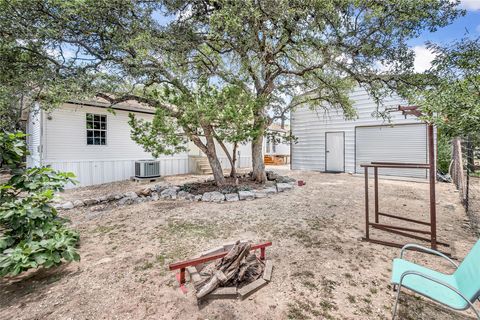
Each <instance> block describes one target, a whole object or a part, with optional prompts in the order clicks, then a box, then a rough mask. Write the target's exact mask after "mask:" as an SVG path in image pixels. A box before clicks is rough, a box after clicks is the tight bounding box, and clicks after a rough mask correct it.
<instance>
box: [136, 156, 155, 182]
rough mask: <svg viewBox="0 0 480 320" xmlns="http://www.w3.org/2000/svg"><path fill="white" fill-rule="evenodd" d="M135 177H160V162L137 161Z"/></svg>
mask: <svg viewBox="0 0 480 320" xmlns="http://www.w3.org/2000/svg"><path fill="white" fill-rule="evenodd" d="M135 177H137V178H156V177H160V161H157V160H138V161H135Z"/></svg>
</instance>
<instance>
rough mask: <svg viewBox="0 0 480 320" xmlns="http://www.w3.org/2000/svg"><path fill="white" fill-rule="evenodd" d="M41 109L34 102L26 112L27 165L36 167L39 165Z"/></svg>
mask: <svg viewBox="0 0 480 320" xmlns="http://www.w3.org/2000/svg"><path fill="white" fill-rule="evenodd" d="M41 121H42V111H41V110H40V108H39V107H38V104H35V105H34V107H33V108H32V110H30V112H29V114H28V122H27V134H28V137H27V146H28V152H29V155H28V156H27V166H28V167H29V168H30V167H36V166H40V165H41V148H42V143H41V138H42V133H41V132H42V125H41Z"/></svg>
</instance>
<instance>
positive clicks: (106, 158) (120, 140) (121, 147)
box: [43, 104, 189, 186]
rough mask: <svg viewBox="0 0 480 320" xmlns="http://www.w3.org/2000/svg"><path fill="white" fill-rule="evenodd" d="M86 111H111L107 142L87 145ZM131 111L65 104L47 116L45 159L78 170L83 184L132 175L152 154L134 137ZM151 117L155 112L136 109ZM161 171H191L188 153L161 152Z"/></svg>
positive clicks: (68, 169) (171, 172)
mask: <svg viewBox="0 0 480 320" xmlns="http://www.w3.org/2000/svg"><path fill="white" fill-rule="evenodd" d="M86 113H94V114H104V115H107V145H87V142H86V140H87V139H86V119H85V118H86ZM128 113H129V112H128V111H122V110H116V111H115V114H113V113H110V112H108V111H107V110H106V109H104V108H100V107H90V106H79V105H74V104H65V105H64V106H62V107H61V108H58V109H55V110H53V111H52V112H51V113H50V114H49V115H48V117H47V116H46V115H45V117H46V118H47V119H45V120H44V133H43V134H44V141H45V146H44V155H43V158H44V160H43V162H44V164H46V165H51V166H52V167H53V168H55V169H58V170H62V171H70V172H73V173H75V175H76V176H77V180H78V181H79V186H87V185H93V184H100V183H107V182H112V181H120V180H126V179H129V178H130V177H131V176H133V175H134V162H135V160H140V159H152V155H151V154H149V153H148V152H145V151H144V150H143V148H142V147H141V146H140V145H138V144H136V143H135V142H134V141H133V140H132V139H131V138H130V126H129V125H128ZM136 116H137V117H139V118H143V119H146V120H151V119H152V118H153V115H150V114H142V113H136ZM159 160H160V173H161V175H173V174H183V173H188V172H189V170H188V154H187V153H186V152H185V153H180V154H177V155H174V156H160V157H159Z"/></svg>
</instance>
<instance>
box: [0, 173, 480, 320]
mask: <svg viewBox="0 0 480 320" xmlns="http://www.w3.org/2000/svg"><path fill="white" fill-rule="evenodd" d="M285 173H286V174H288V175H290V176H292V177H294V178H296V179H301V180H304V181H305V182H306V185H305V186H303V187H295V188H294V190H293V191H290V192H285V193H281V194H278V195H274V196H272V197H270V198H264V199H257V200H255V201H241V202H231V203H230V202H229V203H222V204H216V203H204V202H188V201H156V202H145V203H141V204H136V205H131V206H125V207H118V208H115V207H112V208H109V209H107V210H105V211H92V210H91V208H84V209H82V210H76V209H75V210H70V211H68V212H67V213H65V215H66V216H67V217H68V218H70V219H71V221H72V227H74V228H76V229H77V230H78V231H79V232H80V234H81V243H80V248H79V250H80V254H81V257H82V260H81V262H79V263H70V264H65V265H63V266H61V267H59V268H56V269H52V270H38V271H33V272H29V273H27V274H25V275H23V276H20V277H16V278H10V279H3V280H0V288H1V290H0V319H182V320H183V319H192V320H201V319H256V320H258V319H391V311H392V306H393V302H394V293H393V291H392V287H391V285H390V274H391V265H392V259H393V258H394V257H396V256H398V254H399V249H396V248H391V247H385V246H381V245H376V244H372V243H368V242H362V241H361V240H360V238H361V237H362V236H363V235H364V192H363V188H364V180H363V179H362V177H356V176H351V175H348V174H322V173H316V172H304V171H293V172H290V171H286V172H285ZM169 179H170V181H169V182H171V183H177V182H178V181H177V180H182V181H187V180H188V181H190V180H189V179H191V180H192V181H195V180H197V181H198V179H203V178H201V177H192V176H183V177H171V178H169ZM372 185H373V184H372V183H371V186H372ZM112 192H114V191H112V190H111V188H110V186H104V187H101V188H97V189H96V191H95V193H96V194H97V195H100V194H101V193H112ZM68 193H69V194H75V193H78V192H75V191H73V190H71V191H68ZM80 193H81V192H80ZM380 194H381V198H380V208H381V210H382V211H383V212H389V213H402V214H404V215H405V216H407V217H411V218H415V219H427V214H428V185H427V184H426V183H414V182H405V181H392V180H383V179H381V180H380ZM81 196H82V197H83V196H84V195H83V194H82V195H81ZM72 198H73V197H72ZM371 205H373V203H371ZM437 208H438V238H439V239H440V240H442V241H446V242H448V243H450V244H451V245H452V248H453V254H454V256H456V257H459V258H460V259H461V258H463V257H464V256H465V254H466V253H467V252H468V250H469V249H470V248H471V246H472V245H473V243H474V242H475V241H476V240H477V239H476V238H475V236H474V235H473V231H472V230H471V229H469V225H470V224H469V223H468V220H467V218H466V214H465V212H464V209H463V207H462V205H461V204H460V201H459V197H458V193H457V192H455V191H454V187H453V186H452V185H450V184H440V183H439V184H437ZM386 221H387V220H385V222H386ZM372 236H374V237H376V238H381V239H384V240H395V241H399V242H406V241H407V240H405V239H402V238H401V237H398V236H392V235H391V234H385V233H381V232H379V231H375V232H372ZM237 239H250V240H252V241H254V242H261V241H265V240H271V241H273V246H272V247H270V248H268V249H267V257H268V258H269V259H272V260H273V264H274V270H273V277H272V281H271V282H270V283H269V284H268V285H267V286H265V287H263V288H262V289H260V290H259V291H258V292H256V293H254V294H253V295H252V296H250V297H249V298H248V299H246V300H244V301H232V300H214V301H210V302H207V303H203V304H201V305H197V302H196V299H195V297H194V293H193V292H192V290H191V289H192V288H191V287H189V289H190V290H189V292H188V294H187V295H184V294H182V293H181V292H180V290H179V289H178V285H177V283H176V280H175V275H174V273H173V272H170V271H168V264H169V263H171V262H174V261H178V260H181V259H185V258H188V257H192V256H194V255H196V254H198V253H200V252H202V251H205V250H208V249H209V248H214V247H217V246H219V245H222V244H224V243H226V242H230V241H234V240H237ZM411 241H412V240H408V242H411ZM408 257H409V258H410V259H412V260H413V261H415V262H417V263H422V264H424V265H427V266H429V267H433V268H436V269H439V270H441V271H445V272H451V271H452V270H451V269H450V267H449V266H448V265H447V264H446V263H445V262H444V261H442V260H441V259H438V258H435V257H433V256H430V255H425V254H420V253H417V252H409V253H408ZM404 292H405V294H404V295H403V299H402V301H401V305H400V312H401V317H400V318H401V319H472V313H458V312H453V311H450V310H448V309H446V308H444V307H441V306H439V305H437V304H434V303H433V302H430V301H429V300H427V299H425V298H421V297H419V296H417V295H414V294H413V293H409V292H408V291H407V290H405V291H404Z"/></svg>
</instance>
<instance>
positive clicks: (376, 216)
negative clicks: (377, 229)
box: [373, 167, 378, 223]
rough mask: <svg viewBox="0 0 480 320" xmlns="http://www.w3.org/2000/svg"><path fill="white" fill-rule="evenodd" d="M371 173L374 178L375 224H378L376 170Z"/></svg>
mask: <svg viewBox="0 0 480 320" xmlns="http://www.w3.org/2000/svg"><path fill="white" fill-rule="evenodd" d="M373 173H374V177H375V191H374V193H375V223H378V168H377V167H374V168H373Z"/></svg>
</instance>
